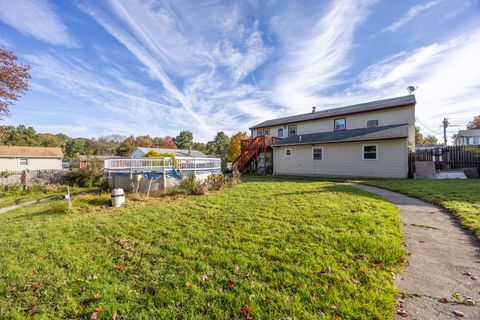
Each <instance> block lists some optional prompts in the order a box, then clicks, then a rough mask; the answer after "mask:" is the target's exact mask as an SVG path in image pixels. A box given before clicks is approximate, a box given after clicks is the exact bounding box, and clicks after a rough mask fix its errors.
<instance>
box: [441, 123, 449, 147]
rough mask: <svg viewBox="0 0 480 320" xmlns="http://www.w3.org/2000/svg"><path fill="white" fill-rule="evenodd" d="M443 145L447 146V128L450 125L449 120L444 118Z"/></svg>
mask: <svg viewBox="0 0 480 320" xmlns="http://www.w3.org/2000/svg"><path fill="white" fill-rule="evenodd" d="M442 123H443V145H444V146H445V147H446V146H447V127H448V125H449V123H448V119H447V118H443V121H442Z"/></svg>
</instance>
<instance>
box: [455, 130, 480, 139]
mask: <svg viewBox="0 0 480 320" xmlns="http://www.w3.org/2000/svg"><path fill="white" fill-rule="evenodd" d="M458 135H461V136H464V137H478V136H480V129H470V130H459V131H458Z"/></svg>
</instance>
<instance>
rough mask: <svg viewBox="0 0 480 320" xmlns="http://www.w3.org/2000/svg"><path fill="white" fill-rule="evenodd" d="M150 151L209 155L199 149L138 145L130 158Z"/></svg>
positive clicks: (200, 155)
mask: <svg viewBox="0 0 480 320" xmlns="http://www.w3.org/2000/svg"><path fill="white" fill-rule="evenodd" d="M149 151H155V152H158V153H161V154H165V153H173V154H174V155H175V157H207V155H206V154H205V153H203V152H200V151H198V150H187V149H164V148H147V147H138V148H135V149H134V150H133V152H132V154H131V155H130V158H143V157H144V156H145V155H146V154H147V153H148V152H149Z"/></svg>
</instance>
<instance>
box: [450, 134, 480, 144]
mask: <svg viewBox="0 0 480 320" xmlns="http://www.w3.org/2000/svg"><path fill="white" fill-rule="evenodd" d="M455 144H456V145H457V146H474V145H475V146H476V145H480V136H478V137H464V136H460V137H457V139H456V140H455Z"/></svg>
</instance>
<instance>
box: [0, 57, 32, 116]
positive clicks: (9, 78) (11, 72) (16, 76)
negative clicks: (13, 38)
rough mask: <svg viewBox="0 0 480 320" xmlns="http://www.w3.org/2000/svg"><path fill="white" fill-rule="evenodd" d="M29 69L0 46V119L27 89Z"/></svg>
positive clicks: (6, 114) (8, 112)
mask: <svg viewBox="0 0 480 320" xmlns="http://www.w3.org/2000/svg"><path fill="white" fill-rule="evenodd" d="M29 70H30V67H29V66H25V65H22V64H19V63H18V62H17V57H16V56H15V55H14V54H13V52H11V51H8V50H5V49H3V48H0V119H2V117H5V116H8V115H9V114H10V111H9V107H10V106H11V105H13V103H14V102H15V101H17V100H18V99H19V98H20V96H21V95H22V94H23V93H24V92H25V91H26V90H27V89H28V80H29V79H30V78H31V76H30V73H29Z"/></svg>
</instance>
